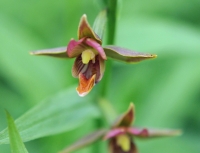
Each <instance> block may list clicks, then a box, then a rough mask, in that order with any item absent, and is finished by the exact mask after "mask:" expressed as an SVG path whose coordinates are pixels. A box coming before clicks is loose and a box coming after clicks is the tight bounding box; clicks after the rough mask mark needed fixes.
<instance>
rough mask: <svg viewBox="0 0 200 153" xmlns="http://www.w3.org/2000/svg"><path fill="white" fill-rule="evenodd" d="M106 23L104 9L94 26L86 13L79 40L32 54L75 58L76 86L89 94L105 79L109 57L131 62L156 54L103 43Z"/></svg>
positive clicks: (80, 90)
mask: <svg viewBox="0 0 200 153" xmlns="http://www.w3.org/2000/svg"><path fill="white" fill-rule="evenodd" d="M105 23H106V12H105V11H102V12H100V14H99V15H98V16H97V18H96V20H95V23H94V26H93V29H92V28H91V26H90V24H89V23H88V21H87V16H86V15H85V14H84V15H83V16H82V17H81V19H80V23H79V26H78V41H76V40H74V39H71V40H70V42H69V44H68V46H67V47H59V48H53V49H44V50H38V51H34V52H31V54H33V55H48V56H54V57H62V58H75V62H74V65H73V67H72V76H73V77H75V78H79V85H78V87H77V88H76V90H77V92H78V94H79V96H85V95H86V94H88V93H89V92H90V91H91V89H92V88H93V86H94V85H95V84H97V83H98V82H99V81H100V80H101V79H102V77H103V75H104V71H105V60H107V57H110V58H113V59H116V60H119V61H124V62H128V63H134V62H139V61H142V60H145V59H150V58H155V57H156V55H154V54H146V53H139V52H134V51H131V50H129V49H125V48H122V47H117V46H113V45H107V46H104V47H102V37H103V31H104V27H105Z"/></svg>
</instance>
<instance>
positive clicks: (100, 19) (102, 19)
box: [93, 10, 107, 40]
mask: <svg viewBox="0 0 200 153" xmlns="http://www.w3.org/2000/svg"><path fill="white" fill-rule="evenodd" d="M106 21H107V11H106V10H103V11H101V12H100V13H99V14H98V16H97V17H96V19H95V21H94V24H93V29H94V32H95V33H96V34H97V35H98V36H99V38H100V39H101V40H102V38H103V33H104V29H105V24H106Z"/></svg>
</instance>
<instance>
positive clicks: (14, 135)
mask: <svg viewBox="0 0 200 153" xmlns="http://www.w3.org/2000/svg"><path fill="white" fill-rule="evenodd" d="M6 116H7V122H8V133H9V140H10V147H11V152H12V153H28V151H27V149H26V147H25V146H24V144H23V142H22V139H21V137H20V135H19V132H18V131H17V128H16V126H15V123H14V120H13V118H12V117H11V115H10V114H9V113H8V112H7V111H6Z"/></svg>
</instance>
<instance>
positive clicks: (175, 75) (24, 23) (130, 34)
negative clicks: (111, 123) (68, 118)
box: [0, 0, 200, 153]
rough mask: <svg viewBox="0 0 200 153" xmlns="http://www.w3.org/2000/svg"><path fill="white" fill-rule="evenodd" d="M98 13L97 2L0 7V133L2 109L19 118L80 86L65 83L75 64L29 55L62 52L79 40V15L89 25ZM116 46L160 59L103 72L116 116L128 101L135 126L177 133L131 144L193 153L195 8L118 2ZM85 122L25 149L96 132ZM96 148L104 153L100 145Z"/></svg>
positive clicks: (196, 135)
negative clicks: (58, 49)
mask: <svg viewBox="0 0 200 153" xmlns="http://www.w3.org/2000/svg"><path fill="white" fill-rule="evenodd" d="M102 7H103V5H102V3H101V1H100V0H84V1H80V0H74V1H69V0H68V1H67V0H65V1H64V0H57V1H54V0H48V1H47V0H34V1H33V0H28V1H25V0H18V1H11V0H10V1H6V0H1V1H0V130H3V129H4V128H5V127H6V126H7V124H6V119H5V118H6V117H5V112H4V110H5V109H7V110H8V111H9V112H10V113H11V114H12V116H13V117H14V118H18V117H19V116H21V115H22V114H23V113H24V112H26V111H27V110H29V109H30V108H32V107H33V106H35V105H36V104H38V103H40V101H41V100H43V99H44V98H46V97H47V96H50V95H54V94H55V93H57V92H59V91H62V90H64V89H66V88H68V87H69V86H71V85H76V84H77V83H78V80H76V79H74V78H72V76H71V67H72V64H73V60H60V59H55V58H50V57H34V56H30V55H29V51H32V50H37V49H43V48H53V47H58V46H65V45H67V43H68V41H69V40H70V38H75V39H76V38H77V27H78V23H79V19H80V17H81V16H82V14H84V13H85V14H87V16H88V19H89V22H90V23H91V24H92V23H93V21H94V19H95V16H96V15H97V14H98V12H99V11H100V10H101V9H102ZM115 44H116V45H118V46H123V47H126V48H130V49H133V50H136V51H141V52H149V53H155V54H157V55H158V58H157V59H155V60H147V61H144V62H141V63H139V64H133V65H128V64H125V63H119V62H117V61H116V62H114V65H113V69H112V72H108V71H106V72H105V73H111V75H112V79H111V82H110V83H109V85H108V87H109V89H108V93H107V96H108V97H107V98H108V99H109V101H110V102H111V103H112V104H113V105H114V107H115V109H116V110H117V112H118V113H122V112H124V111H125V110H126V109H127V107H128V105H129V103H130V102H131V101H132V102H134V103H135V106H136V121H135V126H138V127H152V128H153V127H155V128H174V129H182V130H183V135H182V136H180V137H173V138H171V137H170V138H159V139H150V140H141V139H135V141H136V143H137V145H138V148H139V150H140V152H141V153H149V152H154V153H160V152H162V153H169V152H170V153H188V152H191V153H199V152H200V145H199V143H200V1H199V0H190V1H188V0H173V1H172V0H171V1H169V0H162V1H161V0H151V1H149V0H123V1H120V3H119V6H118V22H117V34H116V43H115ZM100 83H101V82H100ZM97 86H98V85H97ZM96 91H97V90H93V91H92V92H96ZM116 93H117V94H116ZM68 100H70V99H68ZM85 123H86V124H84V125H82V126H81V127H77V128H76V129H73V130H71V131H68V132H65V133H62V134H58V135H53V136H49V137H45V138H40V139H37V140H34V141H31V142H27V143H25V145H26V147H27V149H28V150H29V152H30V153H35V152H37V153H46V152H48V153H55V152H57V151H59V150H61V149H62V148H64V147H65V146H67V145H69V144H70V143H72V142H74V141H75V140H77V139H78V138H79V137H82V136H84V135H85V134H86V133H89V132H90V131H93V130H95V127H96V125H95V123H93V121H92V120H88V121H85ZM97 144H102V148H101V149H102V150H103V151H105V149H106V142H99V143H97ZM93 149H94V147H93V148H92V147H86V148H84V149H82V150H79V151H77V153H82V152H94V150H93ZM0 152H2V153H7V152H10V149H9V145H1V146H0Z"/></svg>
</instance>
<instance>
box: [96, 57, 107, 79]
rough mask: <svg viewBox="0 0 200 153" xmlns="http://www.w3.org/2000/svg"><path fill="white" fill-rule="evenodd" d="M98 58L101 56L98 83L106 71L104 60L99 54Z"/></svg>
mask: <svg viewBox="0 0 200 153" xmlns="http://www.w3.org/2000/svg"><path fill="white" fill-rule="evenodd" d="M98 58H99V67H100V73H99V76H98V77H97V80H96V83H97V82H99V81H100V80H101V79H102V77H103V75H104V71H105V62H104V60H103V59H102V58H101V57H100V56H98Z"/></svg>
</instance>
